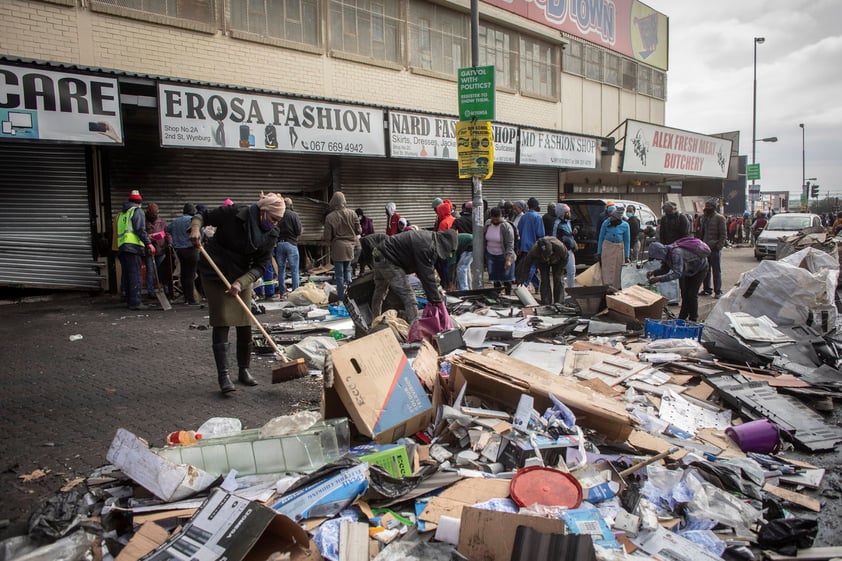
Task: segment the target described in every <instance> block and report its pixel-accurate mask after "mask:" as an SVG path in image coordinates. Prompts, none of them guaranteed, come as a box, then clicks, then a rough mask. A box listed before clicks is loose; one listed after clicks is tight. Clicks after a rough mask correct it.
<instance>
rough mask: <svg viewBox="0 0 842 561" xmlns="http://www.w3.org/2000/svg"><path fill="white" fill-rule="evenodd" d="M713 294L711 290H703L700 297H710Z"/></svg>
mask: <svg viewBox="0 0 842 561" xmlns="http://www.w3.org/2000/svg"><path fill="white" fill-rule="evenodd" d="M711 294H713V291H711V290H703V291H701V292H699V296H710V295H711Z"/></svg>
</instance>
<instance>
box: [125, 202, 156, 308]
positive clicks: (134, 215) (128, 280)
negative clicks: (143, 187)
mask: <svg viewBox="0 0 842 561" xmlns="http://www.w3.org/2000/svg"><path fill="white" fill-rule="evenodd" d="M142 202H143V197H141V196H140V191H136V190H135V191H132V192H131V194H130V195H129V200H128V201H126V202H125V203H123V212H121V213H120V215H119V216H118V217H117V256H118V257H119V258H120V265H121V266H122V269H123V272H122V278H121V281H120V292H121V293H122V294H125V296H126V305H127V306H128V308H129V309H130V310H147V309H149V306H147V305H146V304H144V303H143V302H141V300H140V297H141V280H140V268H141V267H140V263H141V260H142V259H143V257H144V256H145V255H146V252H149V255H155V246H154V245H152V240H150V239H149V235H148V234H147V233H146V218H145V217H144V216H143V213H142V212H138V211H139V210H140V204H141V203H142Z"/></svg>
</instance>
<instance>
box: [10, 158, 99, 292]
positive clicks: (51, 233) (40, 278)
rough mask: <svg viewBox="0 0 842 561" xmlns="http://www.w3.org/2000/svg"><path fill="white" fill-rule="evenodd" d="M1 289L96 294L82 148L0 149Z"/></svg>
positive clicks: (96, 265)
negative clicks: (16, 288)
mask: <svg viewBox="0 0 842 561" xmlns="http://www.w3.org/2000/svg"><path fill="white" fill-rule="evenodd" d="M0 177H2V178H3V180H2V182H0V200H1V201H3V204H2V205H0V284H2V285H6V286H16V287H29V288H59V289H76V290H99V289H100V288H102V285H101V281H102V277H101V275H100V270H99V266H100V264H99V263H98V262H97V261H96V259H95V258H94V248H93V242H92V238H91V211H90V203H89V196H88V173H87V163H86V156H85V147H84V146H81V145H59V144H23V143H21V144H17V143H11V142H4V143H3V144H2V145H0Z"/></svg>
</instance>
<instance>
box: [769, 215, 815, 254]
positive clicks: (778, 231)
mask: <svg viewBox="0 0 842 561" xmlns="http://www.w3.org/2000/svg"><path fill="white" fill-rule="evenodd" d="M803 231H806V232H808V233H813V232H824V227H823V226H822V219H821V217H820V216H819V215H818V214H810V213H806V212H787V213H782V214H776V215H774V216H773V217H772V218H770V219H769V222H768V223H767V224H766V227H765V228H763V231H761V232H760V235H759V236H757V243H756V244H755V246H754V258H755V259H757V260H758V261H761V260H762V259H763V258H764V257H771V258H772V259H776V258H777V257H776V255H777V253H778V238H783V237H786V236H791V235H793V234H797V233H798V232H803Z"/></svg>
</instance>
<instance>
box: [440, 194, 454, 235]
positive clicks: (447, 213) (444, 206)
mask: <svg viewBox="0 0 842 561" xmlns="http://www.w3.org/2000/svg"><path fill="white" fill-rule="evenodd" d="M436 216H437V217H438V231H439V232H444V231H445V230H450V229H452V228H453V222H454V221H455V220H456V217H455V216H453V203H451V202H450V199H445V200H444V201H442V202H441V204H440V205H438V206H437V207H436Z"/></svg>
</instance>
